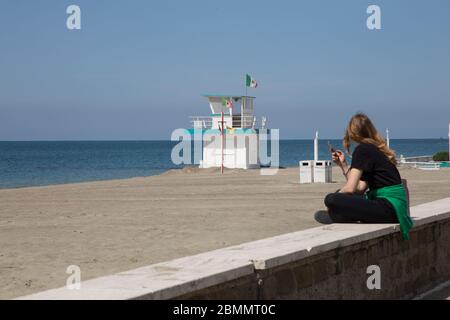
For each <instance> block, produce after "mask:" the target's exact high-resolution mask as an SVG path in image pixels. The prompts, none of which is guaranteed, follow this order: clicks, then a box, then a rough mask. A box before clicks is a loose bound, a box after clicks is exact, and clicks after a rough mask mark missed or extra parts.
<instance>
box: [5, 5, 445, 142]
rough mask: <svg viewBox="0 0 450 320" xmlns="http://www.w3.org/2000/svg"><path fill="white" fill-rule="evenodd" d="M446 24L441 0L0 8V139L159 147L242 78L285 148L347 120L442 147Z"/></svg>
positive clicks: (237, 88)
mask: <svg viewBox="0 0 450 320" xmlns="http://www.w3.org/2000/svg"><path fill="white" fill-rule="evenodd" d="M72 4H76V5H78V6H79V7H80V8H81V30H69V29H68V28H67V26H66V20H67V18H68V16H69V15H68V14H67V13H66V8H67V7H68V6H69V5H72ZM371 4H374V5H378V6H379V7H380V9H381V30H369V29H368V28H367V26H366V20H367V18H368V17H369V14H367V12H366V10H367V7H368V6H369V5H371ZM449 16H450V1H448V0H431V1H429V0H428V1H425V0H421V1H417V0H395V1H393V0H390V1H384V0H371V1H365V0H305V1H301V0H294V1H286V0H279V1H273V0H272V1H265V0H255V1H253V0H251V1H250V0H249V1H244V0H239V1H237V0H227V1H225V0H222V1H216V0H191V1H181V0H179V1H174V0H151V1H148V0H127V1H125V0H110V1H106V0H95V1H93V0H70V1H65V0H39V1H29V0H26V1H25V0H14V1H13V0H9V1H7V0H0V140H169V139H170V136H171V133H172V131H173V130H174V129H176V128H188V127H189V126H190V123H189V118H188V117H189V116H193V115H209V113H210V110H209V106H208V103H207V100H206V99H205V98H204V97H202V96H201V94H202V93H208V92H214V93H216V92H220V93H226V94H243V92H244V76H245V74H246V73H249V74H251V75H252V76H253V77H254V78H255V79H256V80H257V81H258V84H259V86H258V88H257V89H249V94H251V95H254V96H256V100H255V112H256V114H257V115H258V116H263V115H264V116H267V118H268V124H269V126H270V127H271V128H278V129H280V137H281V138H282V139H296V138H299V139H309V138H312V137H313V136H314V132H315V130H319V132H320V135H321V136H322V137H327V138H340V137H342V135H343V132H344V129H345V126H346V124H347V122H348V120H349V118H350V117H351V115H352V114H353V113H355V112H357V111H362V112H365V113H367V114H368V115H369V116H370V117H371V118H372V120H373V121H374V123H375V125H376V126H377V127H378V128H379V130H380V131H383V132H384V130H385V128H387V127H388V128H389V129H390V133H391V138H439V137H445V138H446V137H447V133H448V124H449V122H450V92H449V91H450V41H449V39H450V18H449Z"/></svg>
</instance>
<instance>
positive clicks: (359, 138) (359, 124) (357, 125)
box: [342, 113, 397, 165]
mask: <svg viewBox="0 0 450 320" xmlns="http://www.w3.org/2000/svg"><path fill="white" fill-rule="evenodd" d="M350 140H353V141H355V142H357V143H370V144H373V145H374V146H375V147H377V148H378V150H380V151H381V152H382V153H383V154H384V155H385V156H386V157H387V158H388V159H389V161H390V162H391V163H393V164H394V165H396V164H397V159H396V158H395V152H394V151H393V150H391V149H389V147H388V146H387V144H386V141H385V140H384V138H383V137H382V136H381V135H380V134H379V133H378V131H377V129H376V128H375V126H374V125H373V123H372V121H370V119H369V117H368V116H366V115H365V114H364V113H357V114H355V115H354V116H353V117H352V118H351V119H350V122H349V123H348V126H347V129H346V130H345V136H344V140H343V142H342V144H343V146H344V148H345V150H346V151H347V152H348V153H350V146H351V142H350Z"/></svg>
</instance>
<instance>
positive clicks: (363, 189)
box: [325, 113, 413, 239]
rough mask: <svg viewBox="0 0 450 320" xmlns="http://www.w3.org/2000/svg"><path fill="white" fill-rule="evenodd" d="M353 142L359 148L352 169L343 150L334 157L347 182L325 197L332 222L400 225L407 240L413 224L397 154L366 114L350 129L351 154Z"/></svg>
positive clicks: (346, 142)
mask: <svg viewBox="0 0 450 320" xmlns="http://www.w3.org/2000/svg"><path fill="white" fill-rule="evenodd" d="M353 143H354V144H357V146H356V148H355V150H354V152H353V154H352V157H351V160H352V161H351V166H350V167H349V166H348V164H347V162H346V160H345V156H344V153H343V152H342V151H340V150H337V151H334V152H333V154H332V157H333V161H334V162H335V163H336V164H337V165H338V166H339V167H340V168H341V169H342V172H343V174H344V176H345V177H346V179H347V182H346V184H345V185H344V187H343V188H342V189H340V190H339V191H338V192H336V193H331V194H329V195H327V196H326V197H325V205H326V206H327V208H328V213H329V216H330V219H331V220H332V221H333V222H334V223H354V222H362V223H400V229H401V231H402V234H403V237H404V238H405V239H408V232H409V230H410V229H411V227H412V225H413V223H412V220H411V218H410V217H409V216H408V211H407V210H408V208H407V200H406V192H405V189H404V187H403V185H402V180H401V177H400V173H399V172H398V170H397V167H396V164H397V161H396V159H395V153H394V152H393V151H392V150H391V149H389V148H388V147H387V145H386V143H385V141H384V139H383V138H382V137H381V136H380V134H379V133H378V132H377V130H376V129H375V127H374V125H373V124H372V122H371V121H370V119H369V118H368V117H367V116H366V115H365V114H362V113H358V114H356V115H354V116H353V117H352V118H351V119H350V122H349V124H348V127H347V129H346V133H345V137H344V140H343V145H344V148H345V150H346V151H347V152H348V153H350V146H351V144H353Z"/></svg>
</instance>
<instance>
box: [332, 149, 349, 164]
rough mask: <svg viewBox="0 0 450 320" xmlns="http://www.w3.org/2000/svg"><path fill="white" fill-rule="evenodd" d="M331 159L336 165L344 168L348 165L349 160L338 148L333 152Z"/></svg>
mask: <svg viewBox="0 0 450 320" xmlns="http://www.w3.org/2000/svg"><path fill="white" fill-rule="evenodd" d="M331 159H332V160H333V162H334V163H336V165H338V166H339V167H341V168H343V167H344V166H347V162H346V161H345V155H344V153H343V152H342V151H341V150H336V151H334V152H333V153H331Z"/></svg>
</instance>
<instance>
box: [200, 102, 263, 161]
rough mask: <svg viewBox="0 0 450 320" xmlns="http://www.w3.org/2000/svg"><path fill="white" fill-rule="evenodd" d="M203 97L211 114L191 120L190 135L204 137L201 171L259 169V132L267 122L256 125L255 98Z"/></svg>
mask: <svg viewBox="0 0 450 320" xmlns="http://www.w3.org/2000/svg"><path fill="white" fill-rule="evenodd" d="M203 96H204V97H206V98H207V99H208V101H209V106H210V109H211V114H210V115H209V116H194V117H191V123H192V125H193V130H192V132H195V133H200V132H201V133H202V137H203V150H202V160H201V161H200V168H214V167H222V168H223V167H225V168H230V169H252V168H259V167H260V159H259V130H260V129H266V126H267V119H266V118H265V117H262V118H261V121H260V122H258V121H257V118H256V117H255V115H254V99H255V97H251V96H242V95H223V94H205V95H203ZM225 102H226V103H225Z"/></svg>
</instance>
